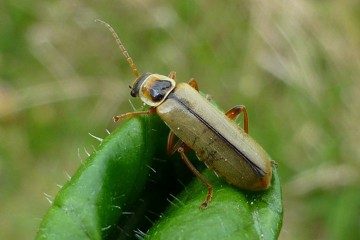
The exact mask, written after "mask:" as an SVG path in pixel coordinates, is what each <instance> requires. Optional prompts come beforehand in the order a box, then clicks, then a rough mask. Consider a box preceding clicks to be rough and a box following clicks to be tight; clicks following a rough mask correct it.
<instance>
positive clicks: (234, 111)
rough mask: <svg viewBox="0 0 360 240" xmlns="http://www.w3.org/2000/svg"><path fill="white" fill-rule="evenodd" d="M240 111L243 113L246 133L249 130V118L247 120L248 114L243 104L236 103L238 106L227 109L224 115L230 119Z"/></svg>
mask: <svg viewBox="0 0 360 240" xmlns="http://www.w3.org/2000/svg"><path fill="white" fill-rule="evenodd" d="M240 113H244V131H245V132H246V133H248V132H249V120H248V114H247V111H246V108H245V106H244V105H238V106H235V107H233V108H231V109H230V110H229V111H227V112H226V113H225V115H226V116H227V117H228V118H230V119H234V118H235V117H236V116H237V115H239V114H240Z"/></svg>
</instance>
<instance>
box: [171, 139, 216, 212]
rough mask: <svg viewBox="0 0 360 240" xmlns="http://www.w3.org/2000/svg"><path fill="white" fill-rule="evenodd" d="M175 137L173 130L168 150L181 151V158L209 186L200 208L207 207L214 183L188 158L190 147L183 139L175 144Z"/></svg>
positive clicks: (172, 151)
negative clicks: (187, 153)
mask: <svg viewBox="0 0 360 240" xmlns="http://www.w3.org/2000/svg"><path fill="white" fill-rule="evenodd" d="M174 138H175V134H174V133H173V132H170V133H169V137H168V146H167V152H168V154H173V153H175V152H176V151H177V152H178V153H180V155H181V158H182V159H183V160H184V162H185V164H186V166H188V168H189V169H190V170H191V171H192V172H193V173H194V174H195V176H196V177H197V178H199V179H200V181H202V182H203V183H204V184H205V185H206V187H207V188H208V194H207V196H206V198H205V201H204V202H203V203H202V204H201V205H200V208H206V207H207V206H208V205H209V203H210V201H211V198H212V196H213V188H212V185H211V184H210V183H209V181H208V180H206V179H205V178H204V177H203V176H202V175H201V173H200V172H199V171H198V170H197V169H196V168H195V167H194V165H193V164H192V163H191V162H190V160H189V159H188V158H187V156H186V154H185V152H186V151H188V150H189V149H190V148H189V147H188V146H187V145H186V144H185V143H184V142H183V141H181V140H179V141H178V142H177V143H176V144H175V145H174Z"/></svg>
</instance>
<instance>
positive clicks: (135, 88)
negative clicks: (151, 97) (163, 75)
mask: <svg viewBox="0 0 360 240" xmlns="http://www.w3.org/2000/svg"><path fill="white" fill-rule="evenodd" d="M150 75H151V73H144V74H142V75H141V76H140V77H138V78H137V79H136V80H135V82H134V83H133V85H132V86H130V89H131V92H130V95H131V96H132V97H138V96H139V91H140V87H141V85H142V84H143V83H144V81H145V80H146V79H147V78H148V77H149V76H150Z"/></svg>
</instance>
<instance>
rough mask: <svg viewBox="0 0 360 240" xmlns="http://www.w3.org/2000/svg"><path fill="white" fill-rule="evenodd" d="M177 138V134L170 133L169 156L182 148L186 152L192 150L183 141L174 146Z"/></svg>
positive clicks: (168, 142)
mask: <svg viewBox="0 0 360 240" xmlns="http://www.w3.org/2000/svg"><path fill="white" fill-rule="evenodd" d="M175 136H176V135H175V133H174V132H172V131H170V133H169V136H168V141H167V153H168V154H169V155H172V154H174V153H175V152H176V151H177V150H178V149H179V147H181V146H182V147H183V148H184V152H186V151H188V150H189V149H190V148H189V147H188V146H187V145H185V143H184V142H183V141H181V140H178V141H177V143H176V144H175V145H174V140H175Z"/></svg>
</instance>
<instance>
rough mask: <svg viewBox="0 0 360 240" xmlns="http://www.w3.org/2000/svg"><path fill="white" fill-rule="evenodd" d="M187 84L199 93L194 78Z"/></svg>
mask: <svg viewBox="0 0 360 240" xmlns="http://www.w3.org/2000/svg"><path fill="white" fill-rule="evenodd" d="M188 84H189V85H190V86H191V87H192V88H194V89H195V90H196V91H199V85H198V84H197V82H196V80H195V78H192V79H190V81H189V82H188Z"/></svg>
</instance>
